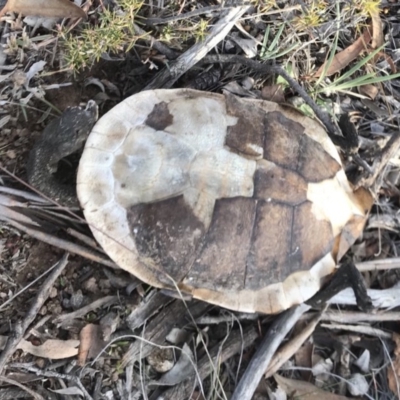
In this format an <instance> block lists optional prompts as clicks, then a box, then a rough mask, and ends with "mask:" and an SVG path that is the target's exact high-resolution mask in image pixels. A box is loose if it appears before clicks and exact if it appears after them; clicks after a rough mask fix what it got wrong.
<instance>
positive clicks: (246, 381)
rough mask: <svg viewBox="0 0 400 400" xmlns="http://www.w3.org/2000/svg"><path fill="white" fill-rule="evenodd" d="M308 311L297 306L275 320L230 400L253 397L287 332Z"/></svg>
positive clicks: (301, 306) (244, 399)
mask: <svg viewBox="0 0 400 400" xmlns="http://www.w3.org/2000/svg"><path fill="white" fill-rule="evenodd" d="M309 309H310V306H308V305H306V304H300V305H299V306H296V307H293V308H291V309H290V310H287V311H285V312H284V313H283V314H281V315H280V316H279V317H277V318H276V320H275V321H274V323H273V324H272V325H271V327H270V328H269V330H268V332H267V334H266V335H265V337H264V338H263V341H262V342H261V344H260V345H259V347H258V349H257V351H256V353H255V354H254V356H253V358H252V359H251V361H250V363H249V365H248V367H247V369H246V371H245V373H244V374H243V376H242V379H241V380H240V382H239V384H238V385H237V387H236V389H235V391H234V393H233V395H232V397H231V400H250V399H251V398H252V397H253V395H254V392H255V390H256V389H257V386H258V384H259V383H260V380H261V378H262V376H263V374H264V372H265V370H266V369H267V367H268V365H269V364H270V362H271V359H272V357H273V355H274V354H275V352H276V349H277V348H278V347H279V345H280V344H281V342H282V341H283V340H284V339H285V336H286V335H287V334H288V332H289V331H290V330H291V329H292V328H293V326H294V324H295V323H296V322H297V321H298V320H299V318H300V317H301V316H302V315H303V314H304V313H305V312H306V311H308V310H309Z"/></svg>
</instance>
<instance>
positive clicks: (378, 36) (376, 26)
mask: <svg viewBox="0 0 400 400" xmlns="http://www.w3.org/2000/svg"><path fill="white" fill-rule="evenodd" d="M371 18H372V43H371V47H372V48H373V49H377V48H378V47H381V46H382V45H383V43H384V41H383V24H382V20H381V17H380V16H379V11H378V12H375V13H371Z"/></svg>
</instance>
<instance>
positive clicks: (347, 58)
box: [314, 28, 371, 78]
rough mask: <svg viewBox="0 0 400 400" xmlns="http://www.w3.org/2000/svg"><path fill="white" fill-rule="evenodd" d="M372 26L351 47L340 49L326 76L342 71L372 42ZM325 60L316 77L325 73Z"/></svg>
mask: <svg viewBox="0 0 400 400" xmlns="http://www.w3.org/2000/svg"><path fill="white" fill-rule="evenodd" d="M370 30H371V29H370V28H367V29H365V30H364V33H363V34H362V35H361V36H360V37H359V38H358V39H357V40H356V41H355V42H354V43H353V44H352V45H350V46H349V47H347V48H346V49H344V50H342V51H340V52H339V53H337V54H336V55H335V57H333V60H332V62H331V65H330V66H329V68H328V70H327V71H326V72H325V76H330V75H333V74H335V73H336V72H339V71H341V70H342V69H343V68H345V67H347V66H348V65H349V64H350V63H351V62H352V61H353V60H355V59H356V58H357V57H358V55H359V54H360V53H361V52H362V51H363V50H365V49H366V48H367V45H368V44H369V43H370V42H371V32H370ZM327 62H328V61H325V62H324V63H323V64H322V65H321V67H320V68H319V69H318V71H317V72H316V73H315V75H314V77H315V78H318V77H320V76H321V75H322V74H323V73H324V69H325V66H326V63H327Z"/></svg>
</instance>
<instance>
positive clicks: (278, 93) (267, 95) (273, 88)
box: [261, 85, 285, 103]
mask: <svg viewBox="0 0 400 400" xmlns="http://www.w3.org/2000/svg"><path fill="white" fill-rule="evenodd" d="M261 97H262V99H263V100H268V101H273V102H275V103H284V102H285V94H284V91H283V87H282V85H266V86H264V87H263V88H262V89H261Z"/></svg>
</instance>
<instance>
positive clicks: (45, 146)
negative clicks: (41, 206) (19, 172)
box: [26, 100, 98, 207]
mask: <svg viewBox="0 0 400 400" xmlns="http://www.w3.org/2000/svg"><path fill="white" fill-rule="evenodd" d="M97 117H98V108H97V105H96V103H95V102H94V101H92V100H90V101H89V102H88V104H87V106H86V108H85V109H84V108H82V107H72V108H68V109H67V110H66V111H64V113H63V114H62V115H61V116H60V117H59V118H56V119H54V120H53V121H51V122H50V123H49V124H48V125H47V126H46V128H45V129H44V131H43V134H42V135H41V137H40V138H39V139H38V140H37V141H36V143H35V145H34V146H33V149H32V150H31V152H30V153H29V159H28V163H27V166H26V170H27V177H28V182H29V184H30V185H32V186H33V187H35V188H36V189H37V190H39V191H40V192H42V193H43V194H44V195H46V196H48V197H50V198H51V199H53V200H55V201H57V202H58V203H60V204H61V205H63V206H67V207H76V206H79V203H78V198H77V196H76V188H75V185H72V184H71V185H68V184H63V183H60V182H59V181H58V180H57V179H56V178H55V176H54V175H53V174H54V173H55V172H56V171H57V166H58V162H59V161H60V160H61V159H62V158H64V157H66V156H68V155H70V154H72V153H74V152H76V151H78V150H80V149H81V148H82V146H83V143H84V142H85V141H86V139H87V137H88V136H89V133H90V131H91V130H92V128H93V125H94V124H95V122H96V120H97Z"/></svg>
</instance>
